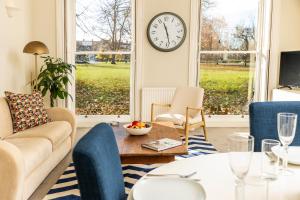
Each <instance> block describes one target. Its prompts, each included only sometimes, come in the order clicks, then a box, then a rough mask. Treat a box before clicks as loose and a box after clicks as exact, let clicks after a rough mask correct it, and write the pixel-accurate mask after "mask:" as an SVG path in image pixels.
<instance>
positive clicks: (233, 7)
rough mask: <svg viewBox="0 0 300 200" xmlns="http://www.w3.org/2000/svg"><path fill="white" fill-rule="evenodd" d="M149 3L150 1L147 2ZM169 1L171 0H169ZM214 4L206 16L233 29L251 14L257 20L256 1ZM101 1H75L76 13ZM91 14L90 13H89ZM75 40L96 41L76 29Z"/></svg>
mask: <svg viewBox="0 0 300 200" xmlns="http://www.w3.org/2000/svg"><path fill="white" fill-rule="evenodd" d="M149 1H150V0H149ZM170 1H171V0H170ZM213 1H214V2H215V6H214V7H213V8H210V9H209V11H207V14H209V15H212V16H216V17H221V16H224V18H225V20H226V22H227V25H228V27H231V28H233V27H235V26H236V25H237V24H241V23H242V24H246V25H247V21H249V20H247V19H249V18H253V17H251V16H253V14H255V17H254V19H253V20H255V22H256V19H257V13H258V1H259V0H213ZM99 2H101V0H97V1H96V0H76V3H77V6H76V7H77V8H76V10H77V13H80V11H82V9H83V8H88V9H89V10H91V11H92V10H93V9H95V6H96V5H99ZM89 13H92V12H89ZM85 20H88V21H89V22H90V23H96V22H94V21H93V20H92V17H91V18H90V19H85ZM76 38H77V40H83V39H85V40H92V39H94V40H96V38H94V37H93V36H92V35H90V34H85V33H84V32H83V31H81V30H80V29H79V28H77V29H76Z"/></svg>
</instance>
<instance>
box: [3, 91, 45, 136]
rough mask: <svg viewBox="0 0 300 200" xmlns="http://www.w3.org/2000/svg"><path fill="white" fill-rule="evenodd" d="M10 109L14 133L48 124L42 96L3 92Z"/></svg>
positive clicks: (38, 94) (36, 93) (35, 93)
mask: <svg viewBox="0 0 300 200" xmlns="http://www.w3.org/2000/svg"><path fill="white" fill-rule="evenodd" d="M5 96H6V99H7V102H8V105H9V107H10V113H11V117H12V121H13V130H14V133H17V132H19V131H24V130H26V129H29V128H32V127H35V126H39V125H42V124H45V123H47V122H49V119H48V115H47V112H46V110H45V108H44V103H43V98H42V95H41V94H40V93H38V92H34V93H33V94H14V93H12V92H5Z"/></svg>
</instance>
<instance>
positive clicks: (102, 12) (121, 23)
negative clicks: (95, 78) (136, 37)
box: [76, 0, 132, 52]
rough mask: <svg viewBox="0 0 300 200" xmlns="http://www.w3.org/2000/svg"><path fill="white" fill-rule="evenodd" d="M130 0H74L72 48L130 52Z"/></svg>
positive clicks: (77, 49)
mask: <svg viewBox="0 0 300 200" xmlns="http://www.w3.org/2000/svg"><path fill="white" fill-rule="evenodd" d="M131 21H132V20H131V1H130V0H76V38H77V43H76V44H77V47H76V51H102V52H105V51H130V49H131Z"/></svg>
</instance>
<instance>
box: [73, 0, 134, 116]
mask: <svg viewBox="0 0 300 200" xmlns="http://www.w3.org/2000/svg"><path fill="white" fill-rule="evenodd" d="M132 21H134V20H132V16H131V1H130V0H76V52H77V54H76V56H75V62H76V66H77V70H76V113H77V114H79V115H129V114H130V113H129V110H130V109H129V108H130V52H131V34H132V32H131V22H132ZM83 51H94V52H91V53H90V54H89V53H88V54H86V53H83ZM95 52H99V53H95ZM103 52H104V53H103ZM120 52H123V53H120ZM124 52H125V53H124ZM94 53H95V54H94Z"/></svg>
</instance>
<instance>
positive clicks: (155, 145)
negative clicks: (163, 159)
mask: <svg viewBox="0 0 300 200" xmlns="http://www.w3.org/2000/svg"><path fill="white" fill-rule="evenodd" d="M182 144H183V143H182V141H178V140H173V139H170V138H163V139H159V140H155V141H152V142H149V143H146V144H142V147H144V148H148V149H151V150H154V151H163V150H166V149H171V148H174V147H178V146H180V145H182Z"/></svg>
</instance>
